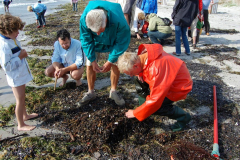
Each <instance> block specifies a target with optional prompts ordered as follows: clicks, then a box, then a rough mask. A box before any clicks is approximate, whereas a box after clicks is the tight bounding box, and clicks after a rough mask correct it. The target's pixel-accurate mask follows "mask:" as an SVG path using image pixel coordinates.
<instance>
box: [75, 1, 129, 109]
mask: <svg viewBox="0 0 240 160" xmlns="http://www.w3.org/2000/svg"><path fill="white" fill-rule="evenodd" d="M80 33H81V34H80V40H81V43H82V47H83V51H84V53H85V54H86V57H87V63H86V65H87V81H88V92H87V93H86V94H85V95H84V97H83V98H82V100H81V101H80V102H79V105H84V104H87V103H89V101H91V100H94V99H95V98H96V93H95V92H94V83H95V81H96V73H100V72H101V73H105V72H108V71H110V70H111V76H110V79H111V90H110V93H109V98H111V99H113V100H114V101H115V103H116V104H117V105H124V104H125V101H124V99H123V98H121V97H120V96H118V94H117V91H116V89H117V84H118V79H119V76H120V72H119V70H118V67H117V65H116V64H115V62H116V61H117V59H118V57H119V56H120V55H122V54H123V53H124V52H125V51H126V50H127V48H128V46H129V43H130V38H131V35H130V28H129V25H128V23H127V21H126V19H125V17H124V14H123V12H122V9H121V6H120V5H119V4H118V3H112V2H108V1H89V3H88V5H87V6H86V8H85V9H84V11H83V14H82V16H81V18H80ZM100 52H101V54H103V53H102V52H107V53H109V52H110V53H109V55H108V60H107V61H106V62H105V63H104V65H103V66H102V67H100V66H99V65H98V64H97V61H98V58H99V57H98V54H97V53H100Z"/></svg>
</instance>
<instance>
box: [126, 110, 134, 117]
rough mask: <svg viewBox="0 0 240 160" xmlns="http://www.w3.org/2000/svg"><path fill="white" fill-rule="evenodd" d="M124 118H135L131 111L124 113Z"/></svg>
mask: <svg viewBox="0 0 240 160" xmlns="http://www.w3.org/2000/svg"><path fill="white" fill-rule="evenodd" d="M125 116H126V117H127V118H135V116H134V115H133V110H132V109H129V110H128V111H127V112H126V113H125Z"/></svg>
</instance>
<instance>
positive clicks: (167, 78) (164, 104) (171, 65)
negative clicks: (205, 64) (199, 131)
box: [118, 44, 193, 131]
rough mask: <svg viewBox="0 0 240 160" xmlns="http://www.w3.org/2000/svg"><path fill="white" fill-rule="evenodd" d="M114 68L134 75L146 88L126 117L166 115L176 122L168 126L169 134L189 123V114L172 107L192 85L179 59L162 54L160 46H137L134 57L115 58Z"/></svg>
mask: <svg viewBox="0 0 240 160" xmlns="http://www.w3.org/2000/svg"><path fill="white" fill-rule="evenodd" d="M118 68H119V70H120V72H124V73H126V74H128V75H130V76H138V79H139V80H140V81H142V82H143V83H146V84H148V85H149V89H150V94H149V95H148V94H146V93H145V95H144V94H142V95H143V96H141V95H140V97H139V102H140V106H139V107H137V108H136V109H135V110H128V112H126V113H125V115H126V117H128V118H134V117H135V118H137V119H138V120H139V121H143V120H144V119H146V118H147V117H149V116H150V115H152V114H156V115H161V116H168V117H169V118H171V119H176V120H177V122H176V123H175V124H174V125H173V126H172V127H171V128H172V130H173V131H180V130H183V129H184V128H185V126H186V124H187V123H188V122H189V121H190V120H191V116H190V114H189V113H187V112H185V111H184V110H183V109H181V108H179V107H177V106H173V102H175V101H179V100H181V99H185V98H186V97H187V94H188V93H189V92H190V91H191V90H192V85H193V81H192V79H191V77H190V74H189V71H188V69H187V67H186V64H185V63H184V62H183V61H182V60H180V59H179V58H176V57H174V56H172V55H170V54H168V53H166V52H165V51H163V48H162V46H161V45H160V44H141V45H140V46H139V48H138V54H135V53H129V52H125V53H124V54H123V55H121V56H120V57H119V59H118ZM139 80H138V81H139ZM143 83H142V84H143ZM139 84H140V85H142V84H141V83H139ZM136 87H137V86H136ZM138 88H139V86H138ZM142 90H143V89H142ZM144 101H145V102H144Z"/></svg>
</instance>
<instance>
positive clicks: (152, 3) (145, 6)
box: [141, 0, 158, 15]
mask: <svg viewBox="0 0 240 160" xmlns="http://www.w3.org/2000/svg"><path fill="white" fill-rule="evenodd" d="M157 8H158V7H157V0H143V1H142V6H141V10H143V11H144V13H145V14H146V15H147V14H150V13H155V14H157Z"/></svg>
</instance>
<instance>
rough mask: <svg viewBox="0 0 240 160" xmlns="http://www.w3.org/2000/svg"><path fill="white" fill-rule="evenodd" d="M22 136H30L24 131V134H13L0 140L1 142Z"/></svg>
mask: <svg viewBox="0 0 240 160" xmlns="http://www.w3.org/2000/svg"><path fill="white" fill-rule="evenodd" d="M21 136H23V137H26V136H29V134H27V133H23V134H19V135H16V136H13V137H8V138H5V139H1V140H0V143H1V142H4V141H8V140H10V139H14V138H17V137H21Z"/></svg>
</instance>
